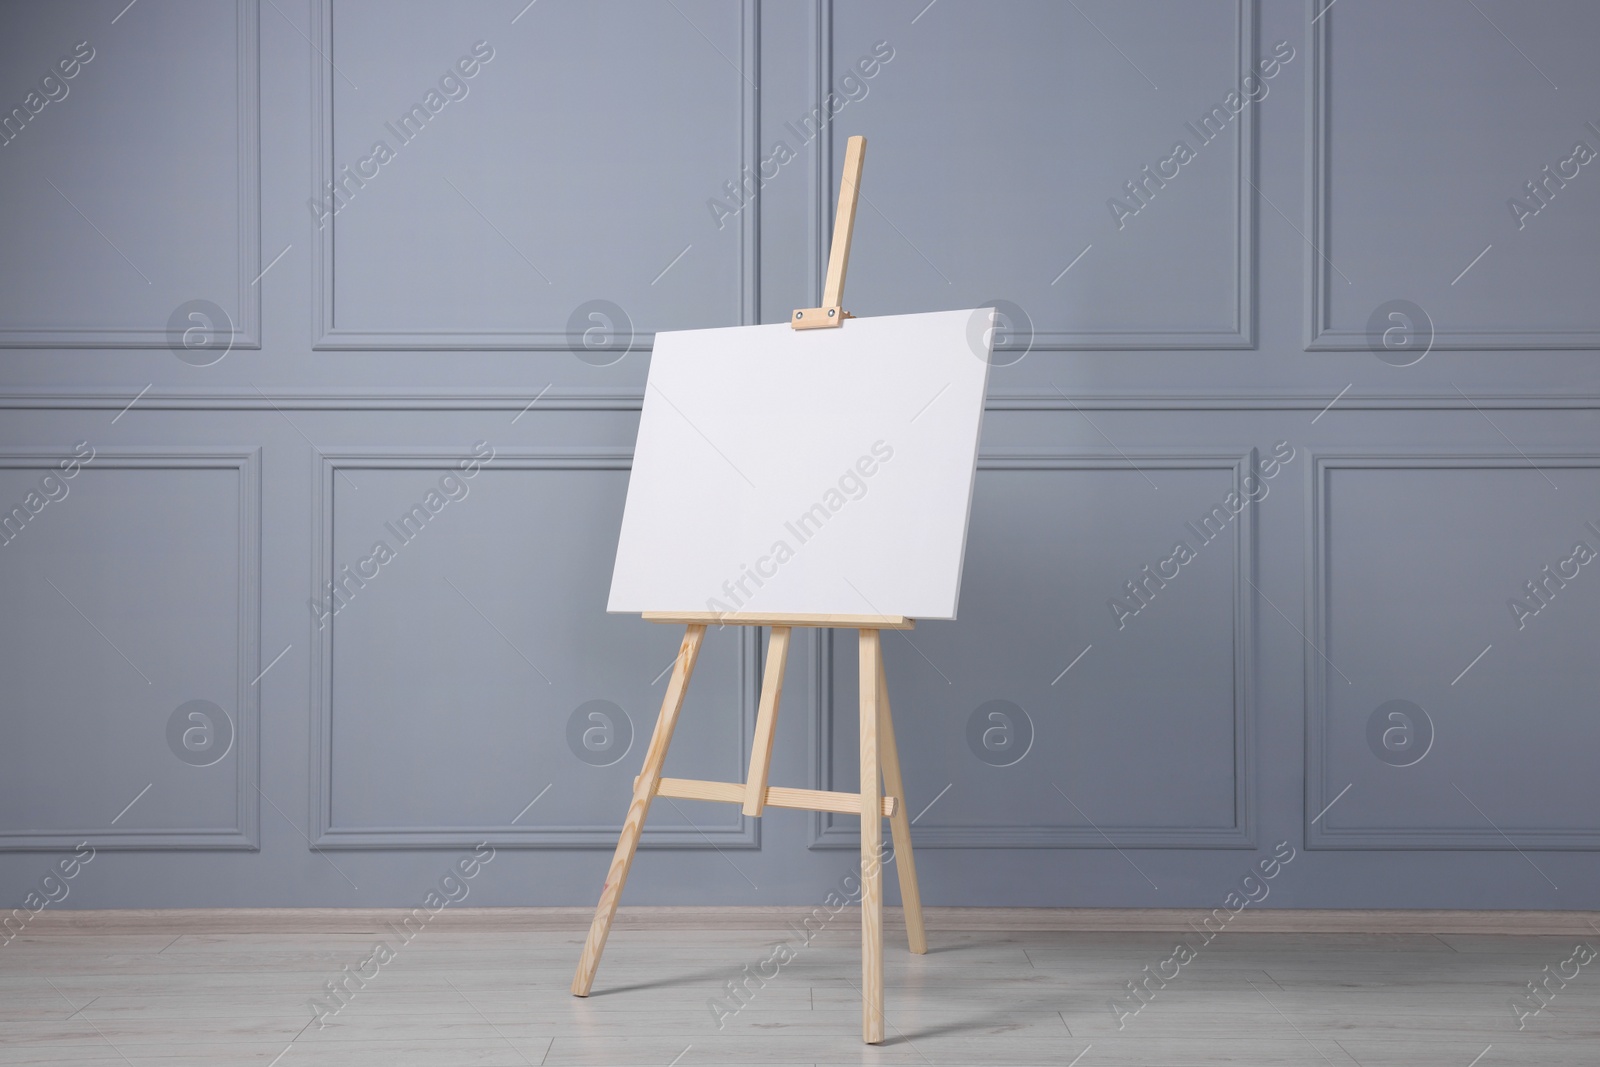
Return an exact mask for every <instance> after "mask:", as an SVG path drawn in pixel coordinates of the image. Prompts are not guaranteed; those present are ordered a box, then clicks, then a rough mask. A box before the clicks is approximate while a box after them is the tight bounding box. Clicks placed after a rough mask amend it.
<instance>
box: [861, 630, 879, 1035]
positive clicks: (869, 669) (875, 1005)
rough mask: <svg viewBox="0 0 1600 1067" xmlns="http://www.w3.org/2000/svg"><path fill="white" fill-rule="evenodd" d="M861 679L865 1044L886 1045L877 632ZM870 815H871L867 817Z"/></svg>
mask: <svg viewBox="0 0 1600 1067" xmlns="http://www.w3.org/2000/svg"><path fill="white" fill-rule="evenodd" d="M860 648H861V652H860V661H861V662H860V675H861V685H860V691H861V714H860V719H861V1039H862V1040H863V1041H865V1042H866V1043H867V1044H869V1045H878V1044H882V1043H883V820H882V819H881V818H879V817H878V814H877V812H878V800H879V797H880V796H881V795H882V789H883V787H882V784H881V782H880V780H879V777H878V719H879V711H878V703H879V702H878V693H879V670H880V665H879V658H880V657H881V656H882V653H883V646H882V644H881V643H880V639H879V636H878V631H876V630H862V631H861V638H860ZM869 812H870V813H871V814H868V813H869Z"/></svg>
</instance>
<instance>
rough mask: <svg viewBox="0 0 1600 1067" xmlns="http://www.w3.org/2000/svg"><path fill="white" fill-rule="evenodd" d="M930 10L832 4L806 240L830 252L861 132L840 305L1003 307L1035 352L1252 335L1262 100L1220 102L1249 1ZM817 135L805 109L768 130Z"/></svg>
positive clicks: (1217, 342) (792, 139) (1251, 11)
mask: <svg viewBox="0 0 1600 1067" xmlns="http://www.w3.org/2000/svg"><path fill="white" fill-rule="evenodd" d="M923 6H924V5H923V4H922V3H917V2H914V0H905V2H904V3H881V4H855V3H849V4H838V5H829V9H828V13H829V14H830V15H831V17H830V18H828V19H827V20H826V23H827V27H826V28H827V29H828V30H829V31H830V32H829V37H828V38H827V40H826V42H825V44H826V48H825V50H824V53H823V63H824V67H825V69H824V71H823V72H822V76H821V77H820V78H819V82H818V85H819V90H820V93H821V96H820V98H819V99H818V101H817V107H818V109H823V108H826V109H827V110H829V111H835V112H836V114H835V115H834V117H833V119H832V122H831V124H830V125H829V126H828V130H829V136H828V137H826V138H825V139H824V142H823V143H824V145H825V147H827V148H828V149H829V151H827V152H824V153H823V159H822V161H821V164H820V166H821V168H822V175H823V177H824V179H825V182H824V184H823V190H824V193H823V204H822V205H821V206H820V208H819V210H818V212H817V218H818V219H819V220H820V221H821V222H822V223H823V224H824V225H823V226H821V227H819V231H818V233H817V234H816V237H815V240H816V242H817V244H818V245H819V247H821V248H822V249H824V251H823V253H822V254H823V256H824V257H825V256H826V251H825V250H826V247H827V242H828V241H829V239H830V238H831V235H832V218H833V214H832V204H833V202H834V200H835V198H836V196H837V188H836V186H837V183H838V171H837V161H838V160H839V159H842V158H843V148H844V139H845V137H846V136H848V135H851V134H857V133H860V134H865V135H866V137H867V140H868V145H869V148H868V153H867V158H868V160H869V163H868V165H867V168H866V175H865V177H864V179H863V182H862V192H861V197H862V203H861V206H860V209H859V213H858V215H857V219H856V237H855V243H854V245H853V247H852V251H851V255H852V262H851V279H852V284H851V286H850V289H851V291H852V292H853V294H854V295H853V296H852V298H851V300H852V301H853V305H852V306H855V307H858V308H861V307H866V308H871V309H873V310H872V313H873V314H897V313H903V312H916V311H931V310H936V309H939V308H948V307H971V306H974V305H977V304H981V303H985V302H987V303H993V302H995V301H997V300H998V301H1001V302H1002V303H1001V305H1000V306H1001V307H1002V310H1003V311H1004V312H1006V323H1005V326H1004V328H1005V329H1007V330H1010V331H1015V332H1024V331H1027V332H1029V335H1030V336H1031V338H1032V347H1033V348H1034V349H1038V350H1046V351H1048V350H1080V349H1125V348H1144V349H1149V348H1155V349H1195V348H1199V349H1208V348H1251V347H1254V344H1255V323H1254V311H1253V308H1254V295H1253V294H1254V290H1255V277H1254V275H1255V268H1254V263H1255V259H1254V241H1253V233H1254V221H1253V220H1254V211H1255V191H1254V166H1255V150H1254V144H1255V132H1254V131H1255V108H1256V107H1257V106H1260V105H1259V104H1257V103H1250V102H1248V100H1247V99H1246V97H1244V96H1240V97H1237V98H1236V99H1237V100H1238V102H1239V108H1238V109H1237V110H1234V109H1233V108H1232V107H1231V105H1228V104H1227V103H1226V101H1227V94H1229V93H1237V92H1238V91H1239V89H1240V83H1241V79H1243V78H1244V76H1245V75H1247V74H1250V73H1251V69H1252V64H1253V63H1255V62H1256V52H1257V48H1256V41H1255V19H1256V5H1255V3H1254V2H1253V0H1206V2H1203V3H1186V4H1181V5H1173V4H1165V3H1144V2H1134V3H1090V2H1088V0H1085V3H1083V4H1057V3H1053V2H1047V0H1036V2H1033V0H1014V2H1007V3H1005V4H990V3H980V2H960V0H951V2H947V3H943V4H940V5H938V6H937V7H936V8H934V9H932V10H928V11H925V12H924V13H923V14H922V15H920V16H919V15H918V14H917V11H918V9H919V8H921V7H923ZM914 16H915V22H913V21H912V20H913V17H914ZM1153 25H1160V26H1161V27H1162V28H1163V31H1164V32H1163V33H1161V34H1159V35H1156V34H1152V33H1151V32H1149V31H1150V28H1151V27H1152V26H1153ZM1108 41H1109V42H1110V45H1111V46H1110V47H1108V46H1107V43H1108ZM885 54H887V55H890V56H892V58H890V59H889V60H888V61H887V62H881V58H882V56H883V55H885ZM958 55H959V56H961V57H962V58H961V60H960V61H959V62H952V59H953V57H955V56H958ZM863 63H865V64H866V66H865V67H863V66H862V64H863ZM864 70H873V71H874V73H873V74H872V75H871V76H870V77H863V76H862V72H863V71H864ZM1273 70H1274V74H1275V79H1277V83H1278V84H1282V82H1283V81H1286V80H1288V79H1290V78H1293V77H1294V76H1295V72H1294V62H1293V61H1291V62H1290V63H1289V64H1288V65H1287V66H1283V65H1275V66H1274V67H1273ZM1252 84H1254V83H1252ZM1273 85H1274V81H1273V80H1263V81H1262V82H1261V83H1260V86H1259V88H1257V90H1256V92H1257V94H1258V95H1259V99H1260V100H1261V101H1265V100H1267V99H1270V97H1271V93H1272V89H1273ZM1019 96H1021V97H1025V98H1028V99H1034V100H1039V101H1048V102H1049V103H1048V105H1046V106H1043V107H1040V108H1037V109H1022V108H1017V107H1015V106H1013V104H1012V103H1010V102H1011V101H1014V100H1016V99H1017V98H1018V97H1019ZM1111 101H1115V106H1110V104H1111ZM1214 106H1215V107H1216V108H1217V110H1216V112H1215V114H1213V112H1212V111H1211V108H1213V107H1214ZM1269 106H1270V105H1269ZM1208 116H1209V123H1210V124H1209V125H1207V122H1208ZM808 129H809V127H808V126H807V125H806V123H805V121H803V117H801V116H797V117H796V121H795V122H793V123H789V124H787V125H785V126H784V127H783V128H781V129H778V130H774V131H772V136H771V137H770V138H769V137H767V136H764V137H763V143H764V144H765V143H766V142H767V141H769V140H776V141H778V142H781V143H785V144H789V145H793V146H796V147H799V146H800V144H801V143H802V141H803V136H804V134H805V133H806V132H808ZM1180 143H1182V144H1184V145H1185V146H1186V149H1187V151H1186V152H1179V151H1178V150H1177V146H1178V145H1179V144H1180ZM1164 163H1165V164H1167V165H1166V166H1165V167H1163V164H1164ZM1163 175H1165V176H1163ZM1130 185H1132V186H1134V188H1132V189H1130ZM1133 278H1137V279H1138V283H1137V284H1129V280H1130V279H1133ZM1152 292H1160V293H1161V294H1162V295H1161V299H1159V300H1151V299H1149V296H1150V294H1151V293H1152Z"/></svg>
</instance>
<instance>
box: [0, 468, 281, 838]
mask: <svg viewBox="0 0 1600 1067" xmlns="http://www.w3.org/2000/svg"><path fill="white" fill-rule="evenodd" d="M61 458H62V452H61V451H60V450H59V449H12V448H8V449H5V450H4V451H0V469H23V470H35V469H36V470H41V471H43V470H53V469H54V468H55V465H56V463H57V462H58V461H59V460H60V459H61ZM93 469H94V470H161V471H171V470H195V469H204V470H234V471H238V472H239V496H238V505H237V506H238V521H239V544H238V554H239V569H238V576H237V577H238V587H237V594H238V600H239V613H238V616H237V626H238V633H237V643H236V653H235V659H236V664H237V671H236V675H235V681H234V698H233V714H234V717H235V722H234V731H235V732H234V752H233V753H232V754H231V755H230V756H227V757H224V758H225V759H232V760H233V761H234V777H235V789H234V824H233V825H232V826H230V827H224V828H221V829H218V828H216V827H198V826H196V827H182V826H178V827H170V828H166V829H159V830H141V829H135V828H132V827H117V826H113V825H111V818H112V813H111V812H107V813H106V822H105V824H104V825H101V826H92V827H80V828H77V829H72V830H10V831H0V851H4V852H38V851H48V852H59V851H71V850H72V849H74V848H76V847H77V846H78V844H79V843H80V842H85V841H87V842H88V843H89V844H90V845H91V846H93V847H94V848H96V849H102V850H114V851H148V850H163V851H165V850H169V849H181V850H186V851H239V850H246V851H252V852H253V851H256V850H257V849H258V848H259V847H260V840H261V822H260V805H259V803H258V800H257V798H258V797H259V795H260V787H259V784H258V783H259V781H260V764H261V746H260V737H261V731H260V714H259V713H260V703H259V697H260V690H259V689H258V688H257V687H256V686H255V685H254V684H253V683H254V681H255V680H256V676H257V674H258V672H259V671H260V664H261V646H260V620H261V449H259V448H252V447H221V446H219V447H196V448H97V449H96V452H95V457H94V466H93Z"/></svg>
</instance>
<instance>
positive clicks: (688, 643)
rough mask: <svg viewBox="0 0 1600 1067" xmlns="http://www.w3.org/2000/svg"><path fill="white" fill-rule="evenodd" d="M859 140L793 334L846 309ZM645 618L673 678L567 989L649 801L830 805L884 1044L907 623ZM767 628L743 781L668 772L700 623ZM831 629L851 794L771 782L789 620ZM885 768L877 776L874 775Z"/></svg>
mask: <svg viewBox="0 0 1600 1067" xmlns="http://www.w3.org/2000/svg"><path fill="white" fill-rule="evenodd" d="M865 149H866V139H865V138H863V137H852V138H850V139H849V142H848V143H847V146H846V149H845V160H844V175H843V178H842V179H841V182H840V187H839V210H838V215H837V217H836V219H835V223H834V229H833V247H832V250H831V252H830V254H829V257H828V273H827V277H826V280H825V282H824V285H823V298H822V306H821V307H815V308H801V309H798V310H796V311H795V313H794V315H793V317H792V318H791V320H790V325H791V326H792V327H794V328H795V329H797V330H808V329H826V328H837V327H840V326H842V325H843V324H844V320H845V319H847V318H849V317H850V315H849V314H848V313H847V312H846V311H845V310H844V307H843V304H842V300H843V295H844V276H845V269H846V267H847V266H848V264H849V259H850V236H851V233H852V231H853V229H854V225H855V209H856V196H857V191H858V188H859V185H860V181H861V165H862V157H863V153H864V151H865ZM643 618H644V619H645V620H646V621H648V622H659V623H669V624H673V623H675V624H681V625H683V626H684V627H685V630H684V635H683V643H682V645H681V646H679V649H678V658H677V661H676V663H675V664H674V665H673V668H672V678H671V680H670V681H668V683H667V692H666V696H665V698H664V699H663V700H662V702H661V714H660V716H659V717H658V718H657V719H656V726H655V730H654V732H653V733H652V734H651V735H650V745H649V747H648V748H647V749H646V750H645V755H644V768H643V769H642V770H641V771H640V772H639V776H638V777H637V778H635V779H634V782H633V799H632V801H631V802H630V803H629V805H628V814H627V816H626V817H625V818H624V819H623V822H622V834H621V836H620V837H619V838H618V840H617V850H616V852H615V853H614V854H613V855H612V857H611V868H610V871H609V872H608V873H607V875H606V881H605V885H604V886H603V887H602V888H601V890H600V903H599V906H598V907H597V908H596V909H595V916H594V921H593V922H592V923H591V924H590V926H589V936H588V938H587V939H586V940H585V942H584V945H583V955H582V956H581V957H580V958H579V960H578V971H577V974H576V975H574V976H573V979H572V992H573V995H574V996H579V997H586V996H588V995H589V990H590V988H591V987H592V986H593V985H594V976H595V971H596V970H598V969H599V966H600V955H601V953H603V952H604V951H605V947H606V938H607V936H608V935H609V934H610V932H611V923H612V920H613V919H614V918H615V917H616V914H617V904H618V902H619V900H620V899H621V897H622V889H623V886H624V885H626V883H627V880H628V871H629V868H631V867H632V865H633V856H634V852H635V851H636V850H637V848H638V846H639V836H640V834H641V833H642V832H643V830H644V820H645V817H646V816H647V815H648V814H649V812H650V803H651V801H652V800H654V799H655V798H656V797H658V796H664V797H678V798H681V799H685V800H712V801H721V802H724V803H728V804H738V805H739V806H740V810H742V811H743V812H744V814H746V815H757V816H758V815H761V814H762V813H763V812H764V811H765V809H766V808H768V807H775V808H799V809H802V810H807V811H828V812H834V813H837V814H841V815H859V816H862V818H861V886H862V891H861V991H862V997H861V1033H862V1038H863V1040H865V1041H866V1042H867V1043H869V1044H879V1043H881V1042H882V1041H883V1022H884V1020H883V863H882V859H881V850H882V845H883V819H885V818H887V819H888V820H889V827H890V833H891V834H892V837H893V841H894V856H895V866H896V869H897V871H898V876H899V879H900V898H901V902H902V903H903V904H904V907H905V918H906V938H907V940H908V941H909V943H910V947H911V951H912V952H916V953H923V952H927V951H928V940H927V935H926V933H925V931H924V929H923V923H922V896H921V893H920V892H919V891H918V889H917V868H916V861H915V859H914V858H913V856H912V853H911V820H910V818H909V817H908V816H907V814H906V806H905V782H904V781H903V780H902V778H901V775H900V756H899V752H898V750H897V749H896V747H895V742H894V723H893V720H892V719H891V718H890V714H889V690H888V685H887V682H886V681H885V677H884V670H883V646H882V638H881V634H882V631H884V630H909V629H911V628H912V626H913V625H915V624H914V623H913V622H912V620H911V619H908V618H906V617H904V616H900V615H759V614H750V613H743V612H735V613H727V614H720V613H716V612H645V613H643ZM713 625H715V626H765V627H768V628H769V630H770V632H769V635H768V638H767V654H766V666H765V670H764V672H763V676H762V681H761V698H760V702H759V703H758V705H757V710H756V729H755V739H754V743H753V744H752V746H751V751H750V771H749V774H748V775H747V776H746V778H745V781H743V782H710V781H702V780H699V779H691V778H665V777H663V776H662V773H661V772H662V767H663V766H664V764H665V763H666V759H667V747H668V746H669V745H670V744H671V742H672V731H673V728H674V727H675V726H676V725H677V721H678V712H679V711H680V710H681V709H682V708H683V700H684V696H685V694H686V693H687V692H688V689H689V678H690V676H691V675H692V674H693V673H694V666H695V662H696V660H697V659H698V658H699V655H700V647H701V645H702V644H703V643H704V641H705V635H706V627H707V626H713ZM806 627H833V628H839V629H853V630H856V631H857V632H858V635H859V637H858V640H859V646H860V656H859V659H860V702H861V714H860V719H861V788H860V791H859V792H856V793H843V792H834V791H827V790H818V789H791V788H786V787H783V786H775V785H769V784H768V772H769V770H770V767H771V763H772V745H773V738H774V736H775V734H774V730H775V727H776V725H777V721H778V703H779V700H780V698H781V697H782V694H783V673H784V667H785V665H786V664H787V661H788V658H789V641H790V636H791V634H792V633H793V631H794V630H795V629H796V628H806ZM880 774H881V778H880Z"/></svg>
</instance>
